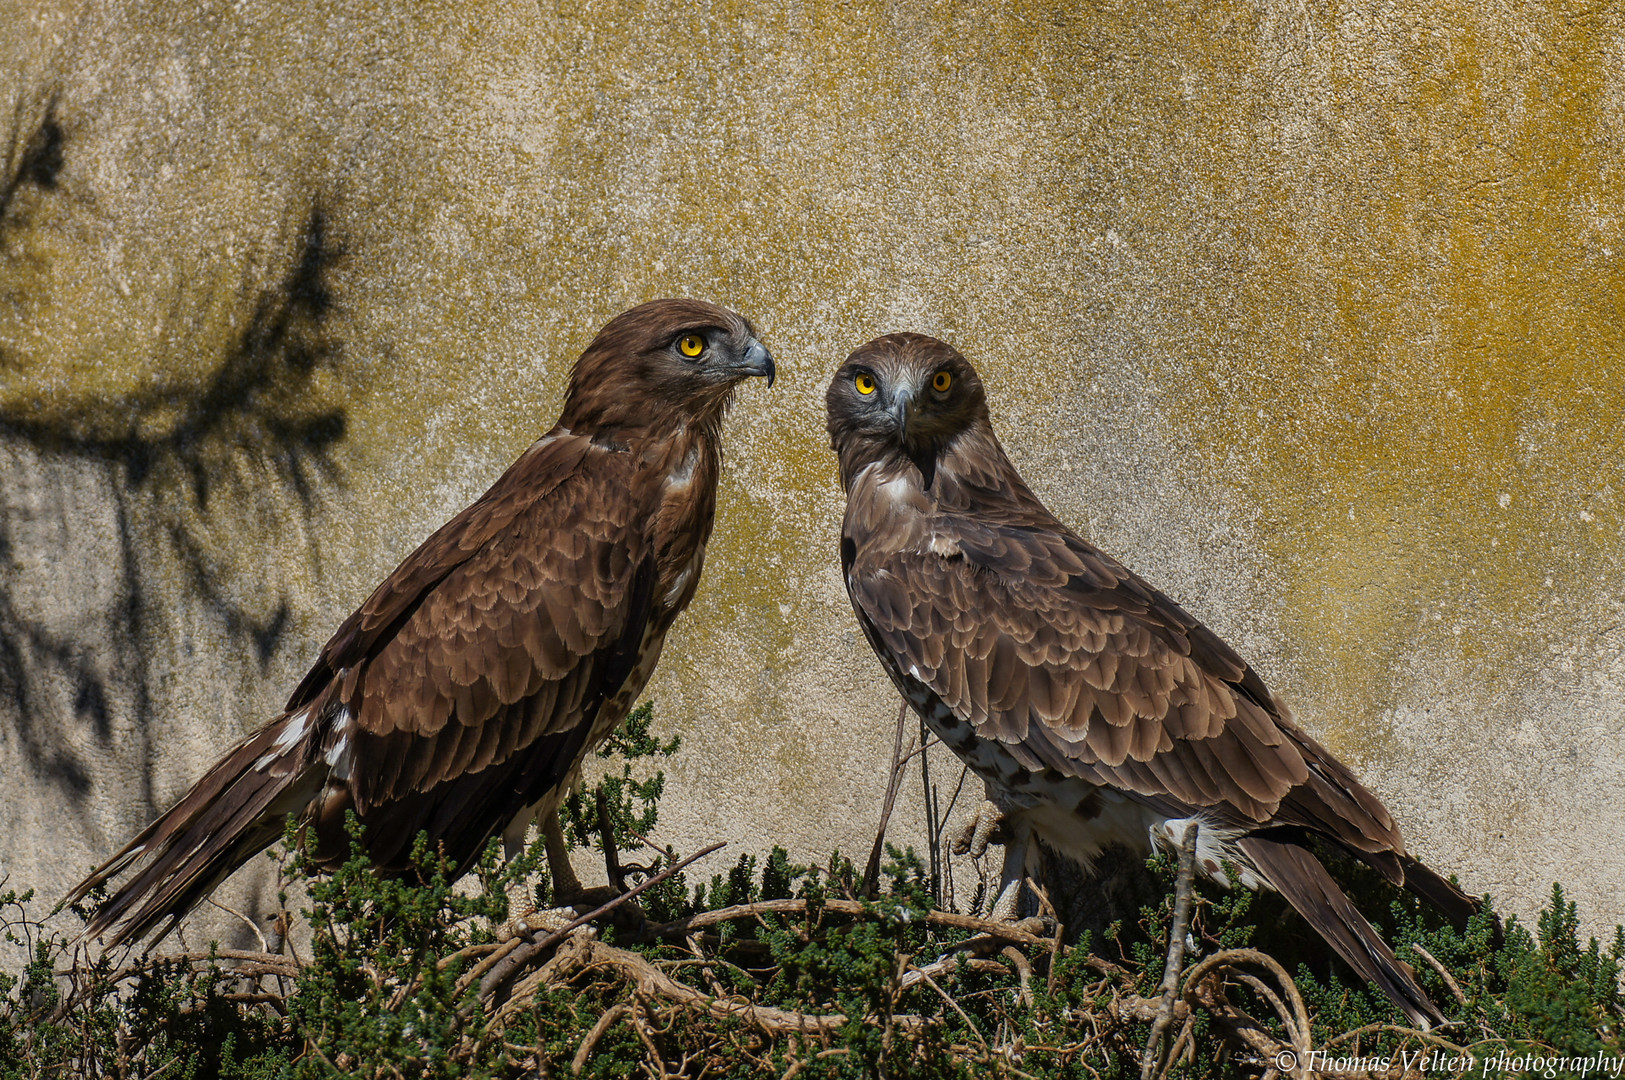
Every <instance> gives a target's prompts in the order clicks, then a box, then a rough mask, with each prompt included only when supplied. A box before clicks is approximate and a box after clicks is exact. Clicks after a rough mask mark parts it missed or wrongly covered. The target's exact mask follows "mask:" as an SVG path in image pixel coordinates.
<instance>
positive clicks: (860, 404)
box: [825, 334, 991, 489]
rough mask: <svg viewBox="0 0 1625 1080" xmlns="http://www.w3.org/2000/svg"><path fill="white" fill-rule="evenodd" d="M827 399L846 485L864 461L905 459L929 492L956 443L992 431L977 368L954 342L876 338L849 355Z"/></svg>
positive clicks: (832, 437)
mask: <svg viewBox="0 0 1625 1080" xmlns="http://www.w3.org/2000/svg"><path fill="white" fill-rule="evenodd" d="M825 404H826V405H827V406H828V410H829V433H830V443H831V445H832V446H834V447H835V448H836V450H837V451H838V452H840V453H841V476H842V479H843V482H850V479H851V477H852V476H854V475H856V472H857V471H858V469H859V468H861V467H862V465H864V464H870V463H872V462H874V461H877V460H885V459H888V458H892V459H906V460H908V461H910V462H912V463H913V464H914V466H915V468H917V469H918V470H919V473H920V479H921V483H922V485H923V486H924V487H925V488H927V489H929V488H930V487H931V485H932V483H933V481H934V480H935V478H936V472H937V467H938V464H939V462H940V461H941V459H942V457H943V455H944V454H945V453H946V452H947V451H948V450H949V449H950V448H951V447H952V445H953V444H954V443H955V441H956V440H958V439H959V438H960V437H961V436H962V435H964V434H966V433H967V432H972V431H981V430H987V431H991V428H990V426H989V422H988V413H987V396H986V394H985V393H984V392H983V390H982V382H981V379H979V378H978V377H977V375H976V372H975V370H974V369H973V368H972V367H971V366H970V364H968V363H966V361H965V358H964V357H962V356H960V355H959V353H958V352H957V351H955V349H954V348H953V347H952V346H951V345H948V344H946V343H945V342H941V341H938V340H936V339H935V338H929V337H925V336H923V335H920V334H890V335H887V336H886V337H883V338H877V339H876V340H874V341H871V342H870V343H869V344H867V345H865V346H863V347H862V348H861V349H858V350H857V351H856V352H854V353H853V354H852V355H851V356H849V357H847V360H846V363H844V364H842V365H841V368H840V370H839V371H838V372H836V375H835V378H834V380H833V381H832V382H831V383H830V387H829V393H828V394H827V396H826V399H825ZM843 447H845V448H847V449H846V450H843V449H842V448H843Z"/></svg>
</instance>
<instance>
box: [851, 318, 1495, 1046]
mask: <svg viewBox="0 0 1625 1080" xmlns="http://www.w3.org/2000/svg"><path fill="white" fill-rule="evenodd" d="M826 406H827V409H828V421H829V434H830V441H831V444H832V446H833V448H834V450H835V452H836V454H837V455H838V457H839V458H840V475H841V483H842V485H843V486H844V487H845V489H846V497H847V503H846V515H845V520H844V523H843V525H842V529H841V568H842V572H843V574H844V576H845V579H846V588H847V593H848V595H849V596H850V598H851V601H852V607H853V610H854V611H855V612H856V613H857V617H858V622H859V623H861V624H862V626H863V632H864V634H865V636H866V637H867V638H868V639H869V644H870V645H871V646H873V648H874V651H875V653H876V654H877V655H878V656H879V657H880V661H881V663H882V664H883V665H884V666H885V668H886V671H887V673H888V674H890V676H891V678H892V681H893V682H895V683H896V684H897V687H898V689H899V690H900V691H901V692H902V694H903V696H904V697H905V698H906V699H907V700H908V702H909V704H910V705H912V706H913V708H914V709H915V711H917V712H918V713H919V714H920V716H921V717H922V718H923V719H924V721H925V723H926V724H927V725H928V726H929V727H930V728H931V730H932V731H933V732H934V733H935V734H936V735H937V736H939V737H940V738H941V739H942V741H943V742H944V743H946V744H947V745H948V746H949V747H950V748H951V749H952V750H953V751H954V752H955V753H956V754H958V755H959V756H960V757H961V758H962V759H963V760H964V761H965V762H966V763H967V764H968V765H969V766H970V767H971V769H972V770H974V771H975V772H976V773H977V774H978V775H979V776H980V777H981V778H982V780H983V781H984V782H985V785H986V788H987V793H988V802H989V803H990V804H991V805H990V806H988V807H986V809H987V810H989V811H990V812H992V813H995V814H997V815H1001V816H1002V818H1003V828H1004V830H1005V831H1006V833H1007V835H1008V843H1007V845H1006V849H1005V863H1004V870H1003V875H1002V880H1001V885H1000V895H999V899H998V901H997V903H996V904H995V912H996V913H997V914H999V915H1001V916H1003V917H1011V916H1012V915H1013V914H1014V912H1015V911H1016V908H1017V903H1018V900H1019V897H1020V889H1021V883H1022V881H1023V879H1024V878H1025V877H1026V876H1027V875H1028V874H1029V873H1031V872H1032V871H1034V870H1036V858H1037V855H1038V848H1037V846H1036V845H1034V844H1033V843H1032V841H1033V840H1034V839H1037V840H1040V841H1042V842H1043V843H1044V844H1045V845H1046V846H1047V847H1049V848H1050V849H1052V850H1054V851H1056V852H1059V853H1061V854H1063V855H1066V856H1069V857H1071V858H1073V859H1074V860H1076V861H1078V862H1079V863H1081V864H1082V865H1083V866H1084V867H1085V868H1088V867H1089V866H1090V864H1091V862H1092V860H1093V859H1094V858H1095V857H1096V856H1098V855H1099V854H1100V852H1101V851H1102V850H1103V849H1104V848H1106V847H1108V846H1110V845H1113V844H1122V845H1125V846H1128V847H1130V848H1131V849H1135V850H1140V851H1149V850H1150V849H1151V848H1152V847H1153V846H1157V845H1160V846H1163V847H1165V848H1174V847H1177V845H1178V844H1179V842H1180V840H1181V838H1182V836H1183V833H1184V829H1185V825H1186V823H1187V822H1188V821H1190V820H1192V819H1194V820H1195V821H1196V822H1198V824H1199V831H1198V840H1197V853H1196V854H1197V866H1198V867H1200V868H1201V870H1202V872H1203V873H1204V874H1206V875H1207V876H1208V877H1211V878H1213V879H1214V880H1217V881H1219V882H1220V883H1221V884H1224V883H1226V882H1227V875H1226V874H1225V872H1224V869H1223V864H1224V863H1226V862H1228V863H1229V864H1231V865H1232V866H1233V867H1234V868H1235V870H1236V871H1237V872H1238V873H1239V877H1240V881H1241V883H1242V884H1244V885H1246V886H1248V887H1250V888H1254V889H1258V888H1265V889H1273V890H1276V891H1278V892H1280V893H1281V894H1282V895H1283V896H1284V897H1285V898H1286V899H1287V900H1288V901H1289V902H1290V903H1291V904H1292V906H1293V907H1294V908H1296V909H1297V910H1298V912H1300V913H1301V914H1302V915H1303V917H1304V918H1305V919H1306V920H1307V921H1308V922H1309V924H1310V925H1311V926H1313V927H1314V928H1315V930H1316V931H1318V932H1319V933H1320V935H1321V936H1322V937H1324V938H1325V940H1326V941H1327V943H1328V944H1330V945H1331V947H1332V948H1333V949H1334V950H1336V952H1337V953H1338V954H1339V955H1340V956H1342V958H1343V959H1344V960H1345V961H1347V962H1348V964H1349V966H1350V967H1352V968H1353V969H1354V970H1355V971H1356V972H1357V973H1358V974H1359V975H1360V976H1362V977H1363V978H1365V979H1367V980H1369V981H1371V982H1372V983H1374V984H1376V985H1377V986H1378V987H1380V988H1381V989H1382V990H1383V991H1384V992H1385V993H1386V994H1387V995H1388V996H1389V997H1390V998H1391V999H1392V1000H1393V1002H1394V1003H1395V1004H1396V1005H1397V1006H1398V1007H1399V1008H1400V1010H1401V1011H1403V1012H1404V1013H1405V1014H1406V1016H1408V1017H1409V1018H1410V1019H1411V1020H1412V1021H1413V1022H1415V1023H1418V1024H1422V1025H1424V1026H1426V1025H1429V1024H1433V1023H1438V1022H1441V1021H1442V1020H1443V1019H1444V1017H1443V1015H1442V1014H1441V1013H1440V1011H1439V1009H1438V1007H1437V1006H1436V1005H1434V1003H1433V1002H1432V1001H1431V1000H1429V998H1428V995H1427V993H1426V992H1425V991H1424V990H1423V989H1422V987H1421V986H1420V985H1419V984H1418V982H1417V980H1416V976H1415V973H1414V972H1413V971H1412V969H1411V968H1410V967H1409V966H1408V965H1406V964H1404V963H1402V962H1401V961H1400V960H1399V959H1398V958H1397V957H1395V955H1394V952H1393V950H1392V949H1391V948H1389V946H1388V944H1387V943H1386V942H1384V941H1383V940H1382V938H1381V936H1380V935H1379V934H1378V933H1377V932H1376V930H1374V929H1373V928H1372V926H1371V924H1370V923H1369V922H1367V921H1366V919H1365V918H1364V917H1363V916H1362V915H1361V914H1360V913H1359V911H1357V910H1356V909H1355V907H1354V905H1353V904H1352V903H1350V901H1349V900H1348V898H1347V897H1346V896H1345V895H1344V893H1343V892H1342V890H1341V889H1340V888H1339V887H1338V885H1337V884H1336V882H1335V881H1333V879H1332V878H1331V876H1330V875H1329V874H1328V873H1327V871H1326V869H1325V867H1324V866H1323V865H1322V864H1321V862H1320V861H1319V859H1318V858H1317V857H1316V855H1315V854H1314V853H1313V851H1312V850H1311V849H1310V843H1311V839H1312V838H1319V839H1322V840H1324V841H1328V842H1329V843H1330V844H1332V845H1334V846H1335V847H1338V848H1341V849H1342V850H1344V851H1346V852H1348V853H1349V854H1351V855H1352V856H1354V857H1355V858H1356V859H1359V860H1361V861H1363V862H1364V863H1366V864H1368V865H1369V866H1371V867H1373V868H1374V869H1375V870H1376V871H1377V872H1379V873H1380V874H1382V875H1383V877H1385V878H1386V879H1387V880H1389V881H1391V882H1393V883H1394V884H1396V885H1403V886H1405V887H1406V888H1408V889H1410V890H1411V891H1413V892H1415V893H1416V894H1417V895H1419V896H1421V897H1423V898H1425V899H1426V900H1428V901H1430V902H1431V903H1433V904H1434V905H1435V906H1437V907H1438V908H1439V909H1441V910H1442V911H1443V912H1444V913H1445V914H1447V915H1448V916H1450V917H1451V918H1452V919H1454V920H1456V921H1457V922H1458V923H1460V922H1465V920H1466V919H1467V918H1468V916H1470V915H1471V914H1472V913H1473V912H1474V911H1476V910H1477V908H1478V903H1477V901H1475V900H1474V899H1472V898H1470V897H1468V896H1466V895H1465V894H1464V893H1462V892H1461V891H1460V890H1459V889H1457V888H1456V887H1455V886H1454V885H1453V884H1451V883H1450V882H1448V881H1446V880H1445V879H1443V878H1441V877H1440V876H1439V875H1438V874H1436V873H1434V872H1433V871H1432V870H1430V869H1428V868H1427V867H1426V866H1424V865H1423V864H1422V863H1421V862H1419V861H1418V860H1416V859H1414V858H1412V857H1411V856H1410V855H1408V854H1406V852H1405V845H1404V843H1403V842H1402V841H1401V840H1400V836H1399V829H1398V827H1397V826H1396V825H1395V824H1394V821H1393V818H1392V817H1390V815H1389V813H1388V811H1387V810H1386V809H1385V808H1384V807H1383V805H1382V803H1381V802H1380V801H1379V800H1378V799H1377V797H1376V796H1374V795H1373V794H1371V792H1369V791H1367V790H1366V789H1365V788H1364V787H1363V786H1361V784H1360V782H1359V781H1358V780H1356V779H1355V778H1354V776H1353V774H1352V773H1350V772H1349V770H1348V769H1347V768H1346V767H1345V766H1344V765H1343V764H1342V763H1341V762H1339V761H1338V760H1337V759H1336V758H1334V757H1333V756H1332V755H1331V754H1330V753H1328V752H1327V751H1326V749H1325V748H1324V747H1322V746H1321V745H1320V744H1319V743H1317V742H1316V741H1315V740H1314V739H1312V738H1310V737H1309V735H1307V734H1305V733H1304V731H1303V730H1302V729H1301V728H1299V727H1298V725H1297V724H1296V723H1294V722H1293V720H1292V717H1291V715H1290V713H1289V712H1288V710H1287V709H1286V707H1285V706H1284V705H1283V704H1282V703H1281V702H1280V701H1279V700H1278V699H1277V698H1276V697H1275V695H1273V694H1272V693H1271V692H1270V691H1269V689H1268V688H1267V687H1266V686H1265V685H1264V683H1263V681H1262V680H1261V679H1260V678H1259V677H1258V673H1257V672H1255V671H1254V670H1253V669H1252V668H1251V667H1249V666H1248V665H1247V663H1246V662H1245V661H1243V660H1242V659H1241V657H1239V656H1238V655H1236V653H1235V651H1234V650H1233V649H1231V648H1230V646H1228V645H1226V644H1225V643H1224V642H1223V641H1222V640H1220V639H1219V637H1218V636H1217V635H1215V634H1214V633H1213V632H1212V631H1211V630H1209V629H1208V628H1207V627H1205V626H1203V625H1202V624H1201V623H1200V622H1199V621H1197V620H1196V618H1195V617H1193V616H1192V615H1191V614H1190V613H1189V612H1187V611H1186V610H1185V609H1184V608H1182V607H1180V606H1179V605H1178V604H1177V603H1175V602H1174V601H1173V600H1171V599H1169V598H1168V597H1167V596H1165V595H1164V594H1163V593H1161V592H1159V591H1158V590H1156V589H1154V588H1152V587H1151V586H1150V585H1148V584H1146V583H1145V582H1144V581H1143V580H1141V579H1140V578H1139V577H1138V576H1137V575H1136V574H1135V573H1134V572H1133V571H1132V570H1129V569H1128V568H1126V567H1125V566H1123V565H1122V564H1121V563H1119V562H1118V561H1117V560H1116V559H1114V558H1112V557H1111V556H1110V555H1107V554H1106V553H1104V552H1102V551H1100V550H1099V549H1097V548H1095V547H1094V546H1093V545H1091V544H1089V543H1088V542H1086V541H1085V540H1083V539H1082V538H1080V537H1079V536H1077V535H1076V534H1075V533H1073V532H1072V531H1071V530H1070V529H1068V528H1067V527H1066V526H1065V525H1063V524H1062V523H1061V522H1060V521H1058V520H1057V519H1056V518H1055V517H1054V515H1052V514H1051V513H1050V512H1049V511H1048V510H1046V509H1045V508H1044V505H1043V504H1042V503H1041V502H1039V500H1038V498H1037V497H1036V496H1034V495H1033V493H1032V491H1031V490H1029V488H1028V487H1027V485H1026V484H1025V483H1024V482H1023V481H1022V479H1021V476H1020V474H1019V473H1017V472H1016V469H1015V466H1013V465H1012V464H1011V463H1010V459H1009V458H1008V457H1007V456H1006V455H1005V452H1004V448H1003V447H1002V446H1001V445H1000V444H999V440H998V437H997V436H996V435H995V434H994V432H993V426H992V424H991V422H990V421H989V418H988V408H987V397H986V394H985V392H984V390H983V388H982V381H981V379H980V378H979V377H978V376H977V374H976V371H975V370H974V369H973V368H972V367H971V366H970V364H969V363H967V362H966V360H965V358H964V357H962V356H961V355H960V354H959V353H958V352H957V351H955V350H954V349H953V348H952V347H951V346H949V345H947V344H945V343H944V342H941V341H938V340H936V339H935V338H930V337H924V336H922V335H919V334H892V335H889V336H887V337H882V338H879V339H877V340H875V341H871V342H870V343H868V344H867V345H864V346H863V347H862V348H860V349H858V350H857V351H856V352H854V353H853V354H852V355H851V356H850V357H848V358H847V360H846V362H845V363H844V364H842V365H841V368H840V370H839V371H837V372H836V374H835V378H834V380H833V381H832V382H831V383H830V386H829V391H828V394H827V396H826Z"/></svg>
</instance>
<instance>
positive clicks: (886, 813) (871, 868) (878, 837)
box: [862, 701, 908, 899]
mask: <svg viewBox="0 0 1625 1080" xmlns="http://www.w3.org/2000/svg"><path fill="white" fill-rule="evenodd" d="M907 715H908V702H907V701H900V702H898V704H897V738H896V740H895V741H894V742H893V744H892V752H891V776H890V778H889V779H888V780H887V781H886V802H885V804H884V805H883V806H881V808H880V827H879V828H877V829H876V830H875V846H874V847H873V848H871V849H870V851H869V864H868V865H867V866H865V867H864V868H863V892H862V895H863V896H866V897H869V898H871V899H872V898H873V897H874V895H875V892H876V890H878V889H879V887H880V854H881V852H882V851H883V850H884V849H885V847H886V824H887V823H888V822H889V821H891V811H892V805H893V804H894V803H896V801H897V790H898V789H899V788H901V787H902V786H903V773H904V771H905V770H906V769H907V768H908V758H907V757H905V756H904V755H903V717H905V716H907Z"/></svg>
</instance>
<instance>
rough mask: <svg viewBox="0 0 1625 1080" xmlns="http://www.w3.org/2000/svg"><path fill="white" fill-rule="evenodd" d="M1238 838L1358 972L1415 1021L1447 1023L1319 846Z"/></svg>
mask: <svg viewBox="0 0 1625 1080" xmlns="http://www.w3.org/2000/svg"><path fill="white" fill-rule="evenodd" d="M1236 843H1237V844H1238V846H1240V848H1241V850H1242V852H1243V853H1244V854H1245V855H1246V856H1247V858H1248V859H1249V860H1251V861H1252V864H1253V865H1254V866H1255V867H1257V868H1258V869H1259V871H1261V872H1262V873H1263V875H1264V877H1265V878H1267V879H1268V880H1269V883H1270V884H1271V885H1273V886H1275V888H1276V890H1277V891H1278V892H1280V894H1281V895H1282V896H1284V897H1285V898H1286V900H1287V902H1288V903H1290V904H1291V905H1292V906H1293V907H1294V908H1296V909H1297V911H1298V914H1300V915H1302V916H1303V917H1304V920H1305V921H1306V922H1308V923H1309V925H1310V926H1312V927H1314V928H1315V930H1316V932H1317V933H1319V934H1320V936H1321V937H1322V938H1324V939H1325V940H1326V943H1327V944H1328V945H1330V946H1331V947H1332V948H1333V949H1335V950H1336V951H1337V955H1339V956H1341V957H1342V958H1343V960H1344V961H1345V962H1346V963H1347V964H1348V965H1349V967H1351V968H1353V969H1354V971H1355V974H1357V975H1359V976H1360V977H1361V978H1363V979H1365V980H1366V981H1368V982H1371V983H1373V984H1375V985H1376V986H1377V987H1379V988H1380V989H1381V990H1382V992H1383V993H1385V994H1387V995H1388V998H1389V1000H1391V1001H1392V1002H1393V1003H1394V1004H1395V1005H1396V1006H1398V1008H1399V1011H1400V1012H1402V1013H1404V1014H1405V1015H1406V1016H1407V1017H1408V1018H1409V1019H1410V1021H1411V1023H1413V1024H1416V1025H1417V1026H1418V1027H1421V1028H1424V1029H1426V1028H1431V1027H1432V1026H1433V1025H1435V1024H1442V1023H1444V1021H1445V1017H1444V1013H1442V1012H1440V1011H1439V1007H1438V1006H1437V1005H1435V1004H1434V1003H1433V1001H1432V999H1431V998H1429V997H1428V995H1427V991H1425V990H1423V989H1422V986H1421V984H1420V983H1418V982H1417V981H1416V972H1415V971H1413V970H1412V969H1411V967H1410V966H1409V965H1408V964H1406V963H1404V962H1403V961H1401V960H1400V959H1399V958H1398V957H1397V956H1395V955H1394V950H1393V949H1391V948H1389V946H1388V943H1387V942H1386V941H1384V940H1382V936H1381V935H1380V934H1378V933H1377V931H1376V930H1375V929H1374V928H1373V927H1372V925H1371V924H1370V923H1369V922H1367V921H1366V919H1365V916H1364V915H1361V914H1360V912H1359V911H1358V910H1356V908H1355V907H1354V905H1353V904H1352V903H1350V902H1349V898H1348V897H1347V896H1345V895H1344V894H1343V890H1342V889H1341V888H1339V887H1338V885H1337V882H1335V881H1333V880H1332V876H1331V875H1330V874H1328V873H1327V872H1326V868H1325V867H1324V866H1322V865H1321V863H1320V860H1319V859H1317V858H1315V856H1314V853H1313V852H1311V851H1309V850H1308V849H1307V848H1305V847H1302V846H1301V845H1298V844H1294V843H1289V842H1282V841H1279V840H1273V839H1270V838H1268V837H1265V836H1261V835H1257V834H1254V835H1252V836H1245V837H1242V838H1241V839H1239V840H1237V841H1236ZM1435 877H1436V876H1435ZM1423 895H1426V894H1423Z"/></svg>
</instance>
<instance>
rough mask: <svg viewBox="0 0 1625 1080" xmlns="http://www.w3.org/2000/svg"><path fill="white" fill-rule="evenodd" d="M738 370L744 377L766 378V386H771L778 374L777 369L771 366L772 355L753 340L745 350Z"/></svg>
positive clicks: (765, 347) (763, 346) (758, 342)
mask: <svg viewBox="0 0 1625 1080" xmlns="http://www.w3.org/2000/svg"><path fill="white" fill-rule="evenodd" d="M738 370H740V371H742V372H744V373H745V374H746V375H761V376H764V377H766V379H767V385H768V386H772V385H773V380H774V379H775V378H777V377H778V374H779V369H778V368H777V367H775V366H774V364H773V354H772V353H770V352H768V351H767V346H766V345H763V344H762V343H761V342H760V341H757V340H756V339H755V338H751V339H750V347H749V348H747V349H746V350H745V355H744V358H743V360H742V361H741V363H740V366H739V369H738Z"/></svg>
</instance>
